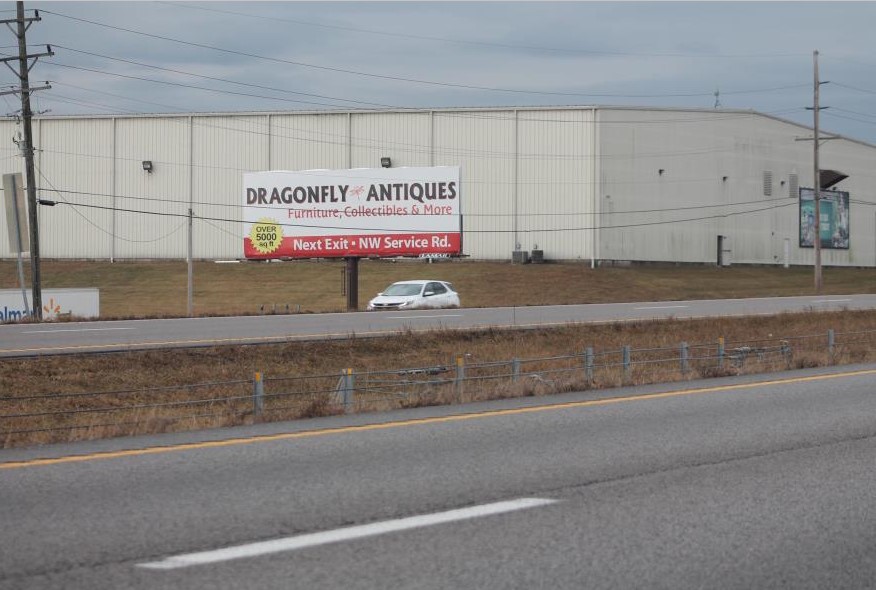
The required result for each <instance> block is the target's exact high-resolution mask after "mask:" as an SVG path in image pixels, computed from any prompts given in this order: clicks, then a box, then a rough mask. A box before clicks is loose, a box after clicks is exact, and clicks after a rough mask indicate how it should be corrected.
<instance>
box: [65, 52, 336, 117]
mask: <svg viewBox="0 0 876 590" xmlns="http://www.w3.org/2000/svg"><path fill="white" fill-rule="evenodd" d="M48 65H51V66H56V67H59V68H67V69H71V70H81V71H85V72H92V73H95V74H103V75H106V76H114V77H117V78H126V79H128V80H139V81H142V82H151V83H153V84H164V85H165V86H175V87H177V88H191V89H193V90H203V91H205V92H215V93H219V94H230V95H234V96H246V97H249V98H261V99H264V100H276V101H279V102H294V103H298V104H310V105H317V106H324V107H331V108H338V107H340V106H342V105H332V104H326V103H322V102H314V101H308V100H296V99H294V98H283V97H279V96H265V95H263V94H250V93H247V92H236V91H234V90H222V89H219V88H208V87H206V86H195V85H194V84H183V83H182V82H170V81H168V80H156V79H154V78H143V77H141V76H132V75H130V74H119V73H117V72H106V71H103V70H95V69H93V68H86V67H83V66H71V65H68V64H63V63H61V62H58V61H54V62H51V63H50V64H48Z"/></svg>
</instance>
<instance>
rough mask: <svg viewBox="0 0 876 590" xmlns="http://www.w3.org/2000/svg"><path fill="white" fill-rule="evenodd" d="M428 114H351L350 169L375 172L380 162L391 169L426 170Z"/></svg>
mask: <svg viewBox="0 0 876 590" xmlns="http://www.w3.org/2000/svg"><path fill="white" fill-rule="evenodd" d="M431 134H432V130H431V117H430V115H429V113H355V114H353V117H352V131H351V143H352V145H351V155H352V161H351V165H350V167H351V168H378V167H379V166H380V158H382V157H384V156H389V157H390V158H392V166H393V167H394V168H398V167H400V166H429V165H430V160H431V147H430V137H431Z"/></svg>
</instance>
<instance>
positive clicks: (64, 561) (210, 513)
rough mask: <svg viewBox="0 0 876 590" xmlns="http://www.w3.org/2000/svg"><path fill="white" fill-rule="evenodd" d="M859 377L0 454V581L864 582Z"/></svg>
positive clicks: (753, 381) (866, 514) (866, 377)
mask: <svg viewBox="0 0 876 590" xmlns="http://www.w3.org/2000/svg"><path fill="white" fill-rule="evenodd" d="M874 385H876V365H858V366H851V367H839V368H828V369H808V370H802V371H793V372H787V373H781V374H771V375H769V376H747V377H734V378H722V379H713V380H706V381H698V382H691V383H685V384H669V385H652V386H647V387H639V388H626V389H621V390H614V391H610V392H586V393H571V394H564V395H560V396H552V397H548V398H525V399H515V400H501V401H493V402H488V403H480V404H472V405H469V406H461V407H460V406H456V407H441V408H418V409H413V410H408V411H402V412H394V413H391V414H371V415H357V416H341V417H332V418H324V419H316V420H310V421H299V422H294V423H285V424H282V423H281V424H265V425H258V426H253V427H247V428H240V429H233V430H217V431H210V432H200V433H185V434H175V435H172V436H154V437H141V438H135V439H115V440H109V441H96V442H90V443H77V444H70V445H53V446H49V447H43V448H30V449H16V450H8V451H0V523H2V526H0V547H2V550H0V588H4V589H6V588H9V589H12V588H16V589H18V588H28V589H40V588H64V589H71V590H72V589H80V588H81V589H86V588H87V589H100V588H113V589H118V588H150V589H151V588H186V589H201V588H210V589H215V588H229V589H230V588H307V589H314V588H344V589H347V588H381V589H382V588H526V589H530V588H551V589H555V588H576V589H578V588H673V589H678V588H819V589H823V588H864V587H870V586H872V585H873V580H876V554H874V552H873V548H874V546H876V510H874V509H873V507H874V506H876V470H874V469H873V465H874V457H876V395H874V393H876V391H874V389H876V387H874Z"/></svg>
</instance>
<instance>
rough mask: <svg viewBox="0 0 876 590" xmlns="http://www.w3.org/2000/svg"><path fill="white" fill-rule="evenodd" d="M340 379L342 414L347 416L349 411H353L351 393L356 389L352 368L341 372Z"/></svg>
mask: <svg viewBox="0 0 876 590" xmlns="http://www.w3.org/2000/svg"><path fill="white" fill-rule="evenodd" d="M341 377H342V379H343V380H344V397H343V402H344V413H347V414H349V413H350V411H351V410H352V409H353V391H354V389H355V387H356V382H355V377H354V376H353V369H352V367H350V368H347V369H344V370H343V371H341Z"/></svg>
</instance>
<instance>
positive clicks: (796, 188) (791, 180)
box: [788, 174, 800, 199]
mask: <svg viewBox="0 0 876 590" xmlns="http://www.w3.org/2000/svg"><path fill="white" fill-rule="evenodd" d="M788 196H789V197H791V198H792V199H796V198H797V197H799V196H800V185H799V181H798V180H797V175H796V174H790V175H789V176H788Z"/></svg>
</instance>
